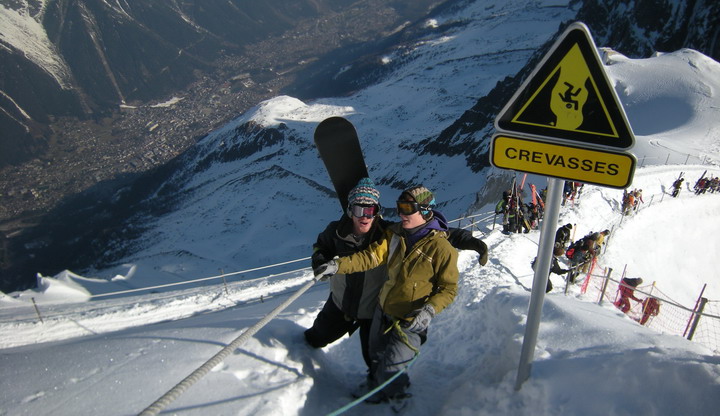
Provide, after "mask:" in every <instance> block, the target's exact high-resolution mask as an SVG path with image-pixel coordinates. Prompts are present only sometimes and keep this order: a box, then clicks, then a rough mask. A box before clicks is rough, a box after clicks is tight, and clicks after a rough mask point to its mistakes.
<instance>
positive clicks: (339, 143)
mask: <svg viewBox="0 0 720 416" xmlns="http://www.w3.org/2000/svg"><path fill="white" fill-rule="evenodd" d="M315 146H317V149H318V152H319V153H320V158H321V159H322V161H323V163H324V164H325V169H327V172H328V175H329V176H330V181H332V184H333V186H334V187H335V192H336V193H337V196H338V200H339V201H340V205H341V206H342V209H343V212H345V209H346V208H347V204H348V193H349V192H350V190H351V189H352V188H353V187H354V186H355V185H357V183H358V181H359V180H360V179H362V178H366V177H368V171H367V167H366V166H365V158H364V157H363V153H362V149H361V148H360V141H359V139H358V136H357V132H356V131H355V127H354V126H353V125H352V123H350V122H349V121H347V120H346V119H344V118H342V117H330V118H327V119H325V120H323V121H322V122H320V124H318V126H317V128H315Z"/></svg>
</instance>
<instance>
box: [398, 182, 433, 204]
mask: <svg viewBox="0 0 720 416" xmlns="http://www.w3.org/2000/svg"><path fill="white" fill-rule="evenodd" d="M403 194H406V195H410V196H411V197H412V199H413V200H415V202H417V203H418V204H420V205H423V206H431V205H435V196H434V195H433V193H432V192H430V190H429V189H427V188H426V187H424V186H413V187H412V188H409V189H407V190H405V191H404V192H403Z"/></svg>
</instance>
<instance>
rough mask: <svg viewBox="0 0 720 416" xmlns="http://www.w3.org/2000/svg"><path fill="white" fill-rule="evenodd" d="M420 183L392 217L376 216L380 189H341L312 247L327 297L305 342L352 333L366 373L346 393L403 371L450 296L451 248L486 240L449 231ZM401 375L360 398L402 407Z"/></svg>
mask: <svg viewBox="0 0 720 416" xmlns="http://www.w3.org/2000/svg"><path fill="white" fill-rule="evenodd" d="M435 205H436V203H435V197H434V195H433V193H432V192H431V191H430V190H428V189H427V188H425V187H424V186H414V187H411V188H408V189H406V190H405V191H403V192H402V193H401V194H400V196H399V198H398V200H397V202H396V206H397V211H398V214H399V216H400V220H401V221H400V222H398V223H392V222H389V221H387V220H385V219H383V218H382V216H381V215H380V209H381V208H380V207H381V205H380V191H379V190H378V189H377V188H376V187H375V184H374V183H373V181H372V180H371V179H369V178H363V179H361V180H360V181H359V182H358V184H357V186H355V187H354V188H353V189H352V190H351V191H350V193H349V194H348V206H347V211H346V212H345V213H344V214H343V215H342V216H341V218H340V219H339V220H337V221H333V222H331V223H330V224H328V226H327V227H326V229H325V230H324V231H323V232H321V233H320V234H319V235H318V238H317V241H316V243H315V244H314V245H313V255H312V267H313V271H314V273H315V275H316V276H317V277H320V278H321V279H322V280H328V279H329V282H330V296H329V297H328V299H327V301H326V302H325V305H324V306H323V308H322V310H321V311H320V313H319V314H318V316H317V317H316V319H315V321H314V322H313V325H312V327H311V328H309V329H307V330H306V331H305V334H304V335H305V339H306V341H307V342H308V344H309V345H311V346H312V347H314V348H322V347H324V346H326V345H328V344H329V343H331V342H334V341H336V340H337V339H339V338H341V337H342V336H344V335H345V334H348V335H351V334H352V333H353V332H355V331H356V330H358V331H359V333H360V344H361V350H362V356H363V359H364V361H365V364H366V365H367V367H368V372H367V378H366V381H365V382H364V383H362V384H361V385H360V386H359V387H358V390H357V391H356V392H354V395H355V396H356V397H363V396H365V395H367V394H369V393H370V392H371V391H373V390H375V389H376V388H377V387H379V386H381V385H383V384H384V383H385V382H386V381H388V380H390V379H391V378H392V377H393V376H395V375H396V374H397V373H398V372H401V371H402V370H404V369H405V368H406V367H407V366H408V365H409V363H410V362H412V360H413V359H414V358H415V356H416V355H417V353H418V352H419V349H420V347H421V345H422V344H423V343H424V342H425V341H426V340H427V337H428V328H429V326H430V322H431V321H432V319H433V318H434V317H435V315H436V314H438V313H440V312H442V310H443V309H445V308H446V307H448V306H449V305H450V304H451V303H452V302H453V300H454V298H455V295H456V292H457V285H458V268H457V259H458V254H457V249H460V250H474V251H476V252H478V254H479V258H478V261H479V263H480V265H485V264H486V263H487V261H488V249H487V245H486V244H485V243H484V242H483V241H482V240H480V239H478V238H475V237H473V236H472V233H471V232H470V231H467V230H464V229H459V228H450V227H448V223H447V220H446V219H445V217H444V216H443V214H442V213H440V212H439V211H437V210H436V209H435ZM409 385H410V381H409V376H408V374H407V372H402V373H401V374H400V375H399V376H398V377H397V378H395V379H394V380H393V381H392V382H390V383H389V384H387V385H386V386H385V387H384V388H382V389H380V390H379V391H378V392H376V393H374V394H373V395H371V396H369V397H368V398H366V399H365V401H366V402H369V403H380V402H390V403H391V404H392V405H393V408H401V407H403V406H404V403H405V399H406V398H407V397H409V396H410V394H409V393H408V392H407V391H406V390H407V387H408V386H409Z"/></svg>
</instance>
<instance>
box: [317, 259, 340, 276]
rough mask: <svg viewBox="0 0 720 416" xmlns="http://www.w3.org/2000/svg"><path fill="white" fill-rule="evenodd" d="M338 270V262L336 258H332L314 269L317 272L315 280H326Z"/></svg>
mask: <svg viewBox="0 0 720 416" xmlns="http://www.w3.org/2000/svg"><path fill="white" fill-rule="evenodd" d="M337 271H338V264H337V262H336V261H335V260H330V261H329V262H327V263H323V264H321V265H319V266H317V267H316V268H315V269H313V273H315V281H318V280H320V281H325V280H327V279H329V278H330V276H332V275H334V274H335V273H337Z"/></svg>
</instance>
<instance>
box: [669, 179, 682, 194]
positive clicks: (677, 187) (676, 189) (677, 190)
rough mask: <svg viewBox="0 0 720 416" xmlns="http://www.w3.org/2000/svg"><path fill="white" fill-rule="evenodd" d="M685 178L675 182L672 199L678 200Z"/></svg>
mask: <svg viewBox="0 0 720 416" xmlns="http://www.w3.org/2000/svg"><path fill="white" fill-rule="evenodd" d="M684 180H685V178H678V179H676V180H675V182H673V184H672V186H673V190H672V194H671V195H672V197H673V198H676V197H677V196H678V195H679V194H680V188H681V187H682V184H683V181H684Z"/></svg>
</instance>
